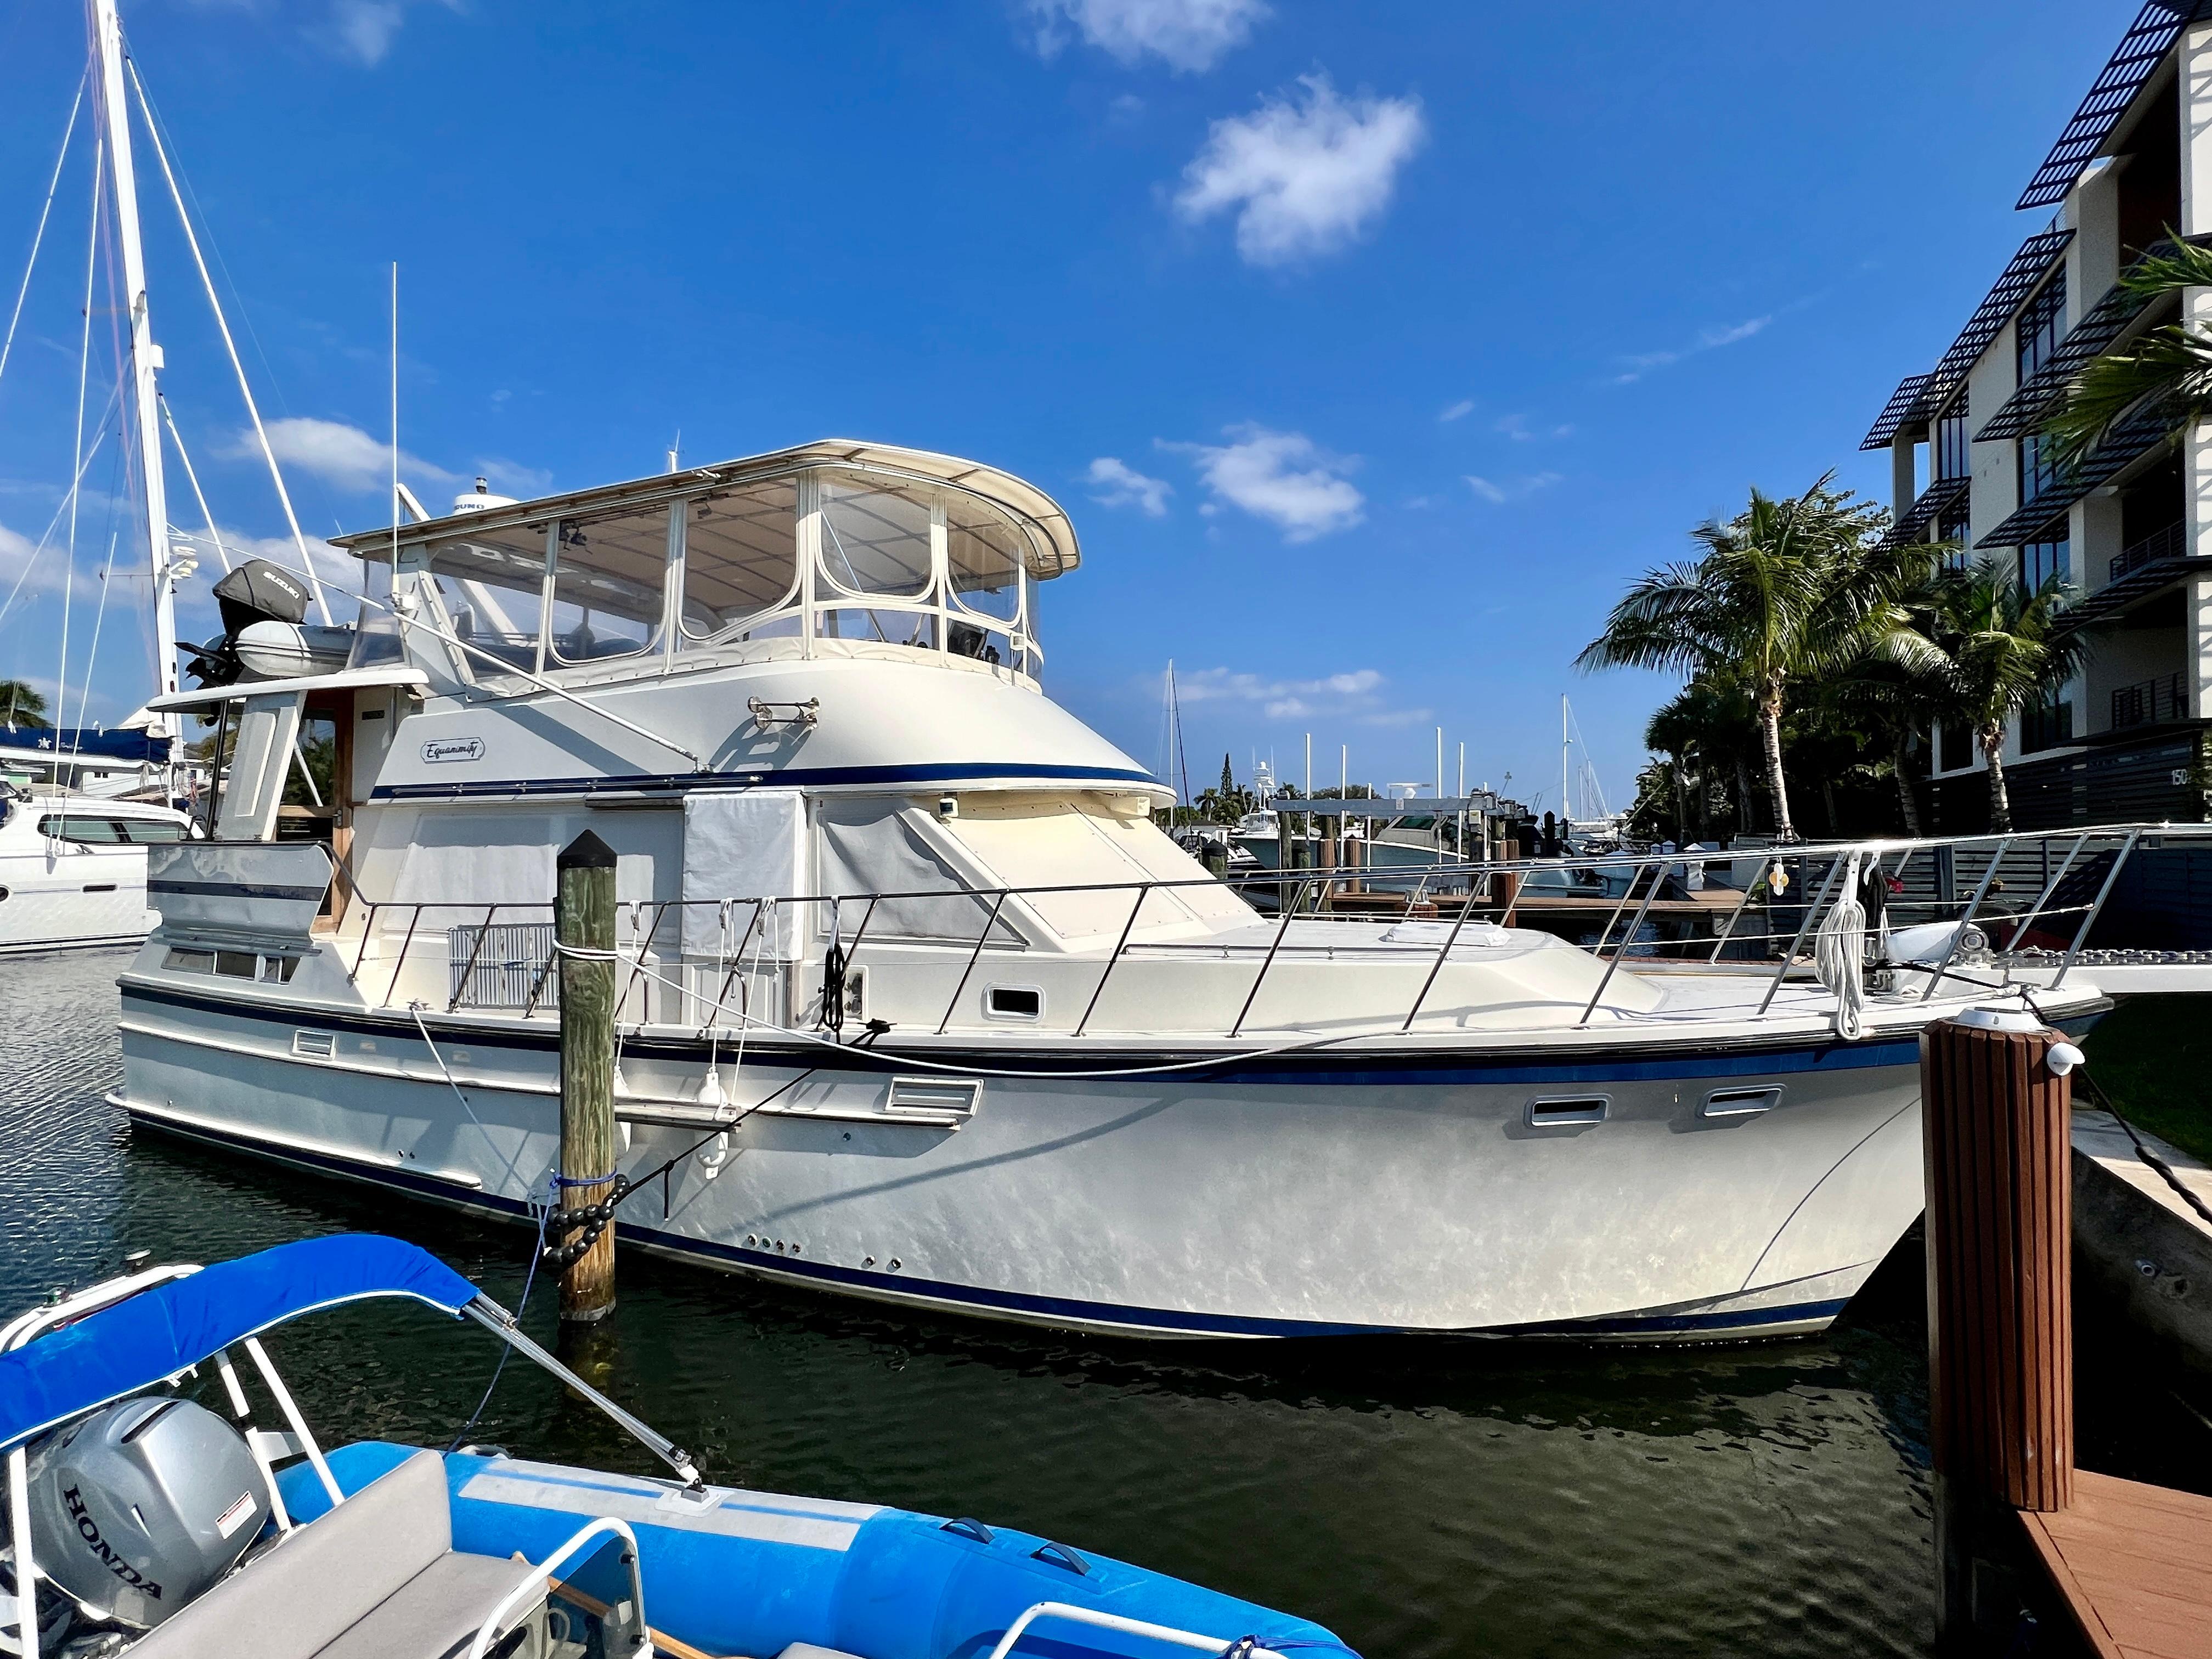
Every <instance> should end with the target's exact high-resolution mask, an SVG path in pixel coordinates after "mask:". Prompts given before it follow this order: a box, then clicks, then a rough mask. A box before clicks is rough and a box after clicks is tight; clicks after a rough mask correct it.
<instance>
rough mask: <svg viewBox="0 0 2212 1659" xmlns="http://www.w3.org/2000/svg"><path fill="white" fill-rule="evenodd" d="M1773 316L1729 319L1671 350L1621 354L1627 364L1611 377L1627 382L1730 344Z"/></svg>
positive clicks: (1753, 331) (1755, 331) (1749, 336)
mask: <svg viewBox="0 0 2212 1659" xmlns="http://www.w3.org/2000/svg"><path fill="white" fill-rule="evenodd" d="M1773 320H1774V316H1773V313H1771V312H1770V313H1768V314H1767V315H1765V316H1764V317H1753V318H1750V319H1747V320H1746V321H1744V322H1741V323H1731V324H1729V325H1728V326H1727V327H1725V328H1708V329H1705V330H1703V331H1700V332H1699V335H1698V337H1697V338H1696V339H1694V340H1692V342H1691V343H1689V344H1688V345H1686V346H1683V347H1680V349H1676V350H1674V351H1647V352H1645V353H1644V354H1643V355H1642V356H1633V357H1624V358H1622V359H1621V362H1624V363H1626V365H1627V368H1625V369H1624V370H1622V372H1621V373H1620V374H1616V375H1614V376H1613V384H1614V385H1615V386H1628V385H1631V384H1632V383H1633V382H1635V381H1638V380H1642V379H1643V378H1644V376H1645V375H1646V374H1650V372H1651V371H1652V370H1653V369H1655V368H1666V367H1667V366H1668V364H1670V363H1679V362H1681V361H1682V359H1683V358H1685V357H1694V356H1697V355H1698V354H1699V352H1701V351H1717V350H1718V349H1720V348H1721V347H1723V346H1732V345H1734V344H1735V343H1737V342H1738V341H1740V340H1748V339H1749V338H1751V337H1752V336H1753V335H1754V334H1756V333H1758V332H1759V331H1760V330H1761V329H1763V328H1765V326H1766V325H1768V324H1769V323H1771V322H1772V321H1773Z"/></svg>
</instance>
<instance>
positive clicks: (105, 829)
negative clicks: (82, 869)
mask: <svg viewBox="0 0 2212 1659" xmlns="http://www.w3.org/2000/svg"><path fill="white" fill-rule="evenodd" d="M39 833H40V835H42V836H47V837H49V838H51V839H52V840H56V841H70V842H77V843H78V844H79V845H81V846H87V847H112V846H114V845H115V844H116V843H117V842H120V841H122V840H123V826H122V825H121V824H119V823H117V822H116V821H115V820H114V819H113V818H88V817H77V816H76V814H74V813H71V814H70V815H69V816H68V817H43V818H40V820H39Z"/></svg>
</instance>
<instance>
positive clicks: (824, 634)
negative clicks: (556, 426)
mask: <svg viewBox="0 0 2212 1659" xmlns="http://www.w3.org/2000/svg"><path fill="white" fill-rule="evenodd" d="M771 459H774V458H771ZM977 471H981V470H980V469H978V470H977ZM1009 483H1012V481H1009ZM1011 493H1012V492H1011V491H1010V490H994V489H987V488H981V487H979V486H978V485H977V484H975V483H970V482H969V481H967V480H966V479H964V478H962V477H938V476H933V475H931V474H930V473H928V472H926V471H921V470H918V469H916V468H912V467H906V466H901V465H894V464H890V463H887V462H885V461H883V460H880V459H854V458H850V457H847V456H842V455H819V454H815V453H804V452H802V453H800V454H799V456H798V457H796V458H794V459H787V460H784V461H782V462H781V464H779V465H768V466H759V467H743V466H740V467H733V468H729V469H702V470H700V471H696V472H692V473H685V474H678V475H674V476H672V477H664V478H659V479H650V480H645V481H641V483H638V484H636V485H632V486H626V487H623V489H621V490H599V491H594V492H589V493H588V494H586V495H576V496H570V497H561V498H551V499H548V500H546V501H534V502H518V503H515V504H513V506H511V507H508V506H502V507H498V508H495V509H490V510H487V511H483V512H478V513H459V514H455V515H452V516H449V517H447V518H444V519H440V520H432V521H430V522H428V523H425V524H415V525H410V526H404V528H403V529H402V530H401V531H400V532H398V536H397V538H393V537H392V536H391V535H390V534H389V533H388V532H387V533H386V535H384V536H381V537H380V536H376V535H370V534H364V535H362V536H358V537H348V538H343V539H342V540H341V541H340V543H339V545H342V546H346V547H348V548H349V550H350V551H352V552H353V553H354V554H355V556H356V557H358V558H360V559H362V561H363V564H364V576H365V578H366V579H367V580H365V582H364V588H365V590H367V591H369V592H375V591H378V590H382V591H387V592H395V593H404V592H407V591H409V590H410V587H411V589H412V591H413V592H415V593H416V595H417V596H418V598H419V599H420V600H421V602H422V603H421V606H420V612H419V614H422V616H423V617H424V619H425V620H426V621H428V623H430V628H429V629H427V630H422V633H421V634H418V637H417V639H416V642H415V650H416V653H418V654H419V653H423V652H425V651H428V653H431V654H432V655H433V656H435V658H436V659H438V666H439V667H441V668H442V669H443V670H444V671H446V672H447V673H448V674H450V675H451V676H452V677H453V678H456V679H458V680H459V681H460V682H461V683H463V684H468V685H472V686H480V687H482V688H483V689H485V690H491V691H493V692H495V693H496V694H500V695H511V694H514V693H517V692H520V691H525V690H528V688H529V678H532V677H534V678H541V679H551V680H555V681H571V682H589V683H594V684H597V683H604V682H605V681H607V680H608V679H611V678H622V679H629V678H645V677H650V676H659V675H661V674H664V673H666V672H669V671H675V670H679V669H689V668H693V667H704V666H709V665H721V664H723V663H727V662H733V661H734V662H745V661H753V660H761V659H815V658H836V657H846V658H850V657H866V658H890V659H906V660H912V661H921V662H933V663H936V664H939V665H948V666H950V665H958V666H960V667H962V668H963V669H970V670H979V671H984V672H987V673H990V674H993V675H994V676H1000V677H1004V678H1010V679H1012V680H1013V681H1015V682H1017V683H1019V684H1024V685H1026V686H1028V687H1030V689H1036V686H1037V683H1038V678H1039V672H1040V670H1041V667H1042V661H1043V657H1044V651H1043V648H1042V646H1041V645H1040V643H1039V642H1038V640H1037V636H1036V586H1037V583H1038V582H1039V581H1040V580H1046V579H1048V578H1049V577H1051V576H1054V575H1057V574H1060V573H1061V572H1062V571H1064V570H1065V569H1067V568H1072V566H1073V562H1074V554H1073V540H1072V533H1064V534H1060V535H1055V534H1054V532H1053V531H1052V529H1051V528H1050V527H1049V526H1048V524H1047V523H1046V522H1045V521H1044V520H1042V519H1041V518H1040V517H1039V516H1038V515H1037V514H1036V513H1032V512H1030V511H1027V510H1025V509H1024V506H1023V505H1022V504H1020V503H1019V502H1017V501H1012V500H1009V499H1008V495H1010V494H1011ZM1042 499H1043V498H1042V497H1039V500H1041V501H1042ZM718 508H720V513H717V509H718ZM784 513H788V524H789V528H788V538H787V541H786V539H785V537H784V534H783V532H782V530H781V526H779V525H778V523H777V520H778V519H779V518H780V517H781V515H782V514H784ZM1054 513H1057V509H1056V508H1055V509H1054ZM617 519H620V520H628V521H629V524H630V526H631V527H632V533H631V534H630V535H629V536H628V537H627V538H624V549H625V553H624V556H625V557H626V561H627V562H626V563H625V564H624V565H623V568H619V569H617V568H614V567H613V566H610V568H608V569H607V570H606V571H605V573H599V571H598V570H597V568H596V565H595V564H594V559H595V557H596V553H595V550H594V549H593V548H592V546H584V547H580V546H579V545H578V543H577V537H576V531H577V529H578V527H579V526H582V527H584V528H586V529H594V528H597V527H599V526H605V525H606V524H608V523H609V522H610V521H611V520H617ZM1059 522H1060V525H1061V526H1065V519H1064V517H1063V518H1060V520H1059ZM710 524H711V525H713V526H714V528H713V530H712V531H711V532H710V531H709V530H708V526H709V525H710ZM732 526H735V527H734V528H732ZM710 535H712V536H714V537H715V538H717V539H718V540H719V541H720V547H718V549H717V550H716V555H715V556H716V558H717V561H718V562H717V564H716V565H715V566H714V567H713V574H711V575H710V574H708V567H707V566H706V565H705V564H704V562H703V560H702V557H701V555H702V554H703V552H704V550H705V549H706V548H707V546H708V538H709V536H710ZM605 539H606V538H604V537H603V538H601V540H602V541H605ZM395 541H396V547H395ZM659 543H665V556H664V562H662V563H660V564H659V566H658V567H657V569H658V572H659V575H660V578H661V581H660V592H659V595H658V596H657V597H654V596H653V595H652V594H651V586H650V582H649V580H647V579H645V576H644V573H642V572H641V570H640V569H639V568H637V556H636V552H637V549H638V548H639V547H641V546H643V545H647V544H659ZM471 544H476V545H477V546H478V547H480V548H482V549H489V550H490V551H489V552H488V553H484V554H483V555H482V556H476V557H471V556H470V549H471ZM541 546H542V548H543V550H544V551H543V555H542V556H540V554H539V552H538V549H539V548H540V547H541ZM493 555H496V556H493ZM518 555H520V556H519V557H518ZM379 566H381V567H383V568H385V569H386V570H392V571H396V573H397V574H396V576H394V577H386V578H382V579H380V577H379V574H378V573H377V571H376V570H375V569H374V567H379ZM599 574H604V576H605V580H604V581H602V582H599V583H598V584H597V586H599V591H600V592H603V593H605V594H609V595H615V596H617V597H619V596H623V595H627V596H630V597H632V599H633V604H632V605H630V606H629V608H628V609H627V610H625V611H623V623H624V626H623V628H622V629H598V630H592V629H590V622H589V617H588V615H586V617H585V619H584V622H583V623H582V627H583V628H584V629H586V631H588V632H591V633H592V634H593V635H594V636H595V638H596V639H597V640H598V641H599V644H598V645H597V647H596V648H595V651H594V653H593V654H592V655H589V656H580V655H578V654H577V653H576V652H575V651H574V648H573V647H572V646H571V644H570V641H571V640H573V638H574V637H575V633H576V630H577V629H578V628H579V623H578V621H577V619H576V617H575V616H574V614H573V613H574V612H575V611H576V610H577V606H576V605H575V603H574V599H575V596H576V593H577V592H578V591H579V587H578V584H579V579H580V578H582V579H584V580H586V581H589V580H590V579H591V578H592V577H594V576H596V575H599ZM695 577H696V580H695ZM410 578H412V580H411V581H410ZM479 589H481V590H483V591H481V592H479V591H477V590H479ZM710 595H711V596H712V598H713V599H714V601H716V602H714V603H710V602H709V597H708V596H710ZM372 612H374V614H372ZM487 617H489V618H490V619H492V620H491V625H490V628H489V634H487V629H486V618H487ZM401 628H402V629H403V630H404V623H401ZM393 631H394V630H393V626H392V619H391V618H390V617H388V616H387V615H386V608H385V606H384V605H383V604H382V603H381V602H379V601H375V600H374V599H371V600H365V601H364V604H363V606H362V627H361V628H360V629H359V630H358V631H357V634H356V640H357V641H368V642H370V643H357V646H356V649H357V650H367V649H372V648H373V649H375V650H378V651H380V652H381V653H383V654H384V655H386V656H389V655H390V654H391V650H392V645H391V635H392V633H393ZM372 636H374V639H373V641H372ZM510 636H511V637H510ZM487 637H489V639H490V640H491V641H493V648H492V649H489V650H487V649H484V648H483V645H484V641H485V639H486V638H487ZM455 641H466V643H462V644H457V643H456V642H455ZM471 646H475V647H477V648H473V649H472V648H470V647H471ZM499 659H505V660H506V661H507V663H508V664H509V665H511V667H512V669H513V671H512V672H502V671H501V665H500V660H499Z"/></svg>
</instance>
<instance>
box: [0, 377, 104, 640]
mask: <svg viewBox="0 0 2212 1659" xmlns="http://www.w3.org/2000/svg"><path fill="white" fill-rule="evenodd" d="M122 396H123V384H122V382H121V381H119V380H118V381H117V382H116V386H115V390H114V391H113V392H111V393H109V394H108V399H107V407H106V409H103V410H100V435H99V436H98V437H96V438H94V440H93V443H92V448H91V450H90V452H89V453H88V454H87V455H86V456H85V458H84V465H82V466H81V467H79V468H78V469H77V474H76V476H77V477H78V478H79V479H82V477H84V475H85V473H86V472H87V471H89V470H90V469H91V466H92V463H93V461H94V459H95V458H96V457H97V456H98V455H99V453H100V448H101V447H102V446H103V445H105V444H106V441H107V416H108V415H109V413H110V412H111V411H112V410H113V409H114V408H115V406H116V404H117V403H118V401H119V400H120V399H121V398H122ZM75 495H76V483H74V482H72V483H70V488H69V490H68V491H67V492H66V493H64V495H63V496H62V500H61V505H60V506H58V507H56V508H55V509H54V516H53V517H52V518H51V519H49V520H46V532H45V533H44V534H43V535H41V536H40V538H39V539H38V543H37V544H36V545H35V546H33V548H32V549H31V551H30V556H28V557H27V558H26V559H25V560H24V561H23V568H21V570H19V571H17V572H16V573H15V586H13V587H11V588H9V590H8V597H7V599H4V600H0V623H4V622H6V621H7V620H8V613H9V611H12V610H14V609H15V599H16V596H17V595H18V594H20V593H21V592H22V591H23V584H24V583H25V582H27V581H28V580H30V576H31V572H32V570H33V568H35V567H36V565H37V564H38V562H39V555H40V554H41V553H43V552H45V551H46V544H47V543H49V542H51V541H52V539H53V537H54V532H55V531H56V530H58V529H59V528H60V527H61V522H62V517H63V515H64V513H67V512H68V511H69V510H70V501H72V500H74V499H75Z"/></svg>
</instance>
